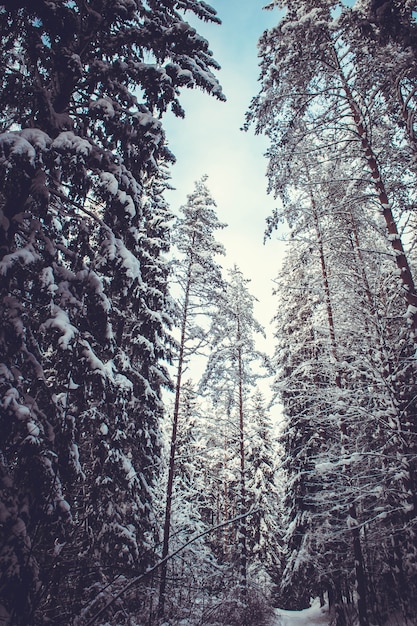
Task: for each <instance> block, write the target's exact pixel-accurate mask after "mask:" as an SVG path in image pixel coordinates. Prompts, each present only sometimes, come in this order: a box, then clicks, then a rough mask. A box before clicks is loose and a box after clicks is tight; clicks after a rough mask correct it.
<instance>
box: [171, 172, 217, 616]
mask: <svg viewBox="0 0 417 626" xmlns="http://www.w3.org/2000/svg"><path fill="white" fill-rule="evenodd" d="M206 179H207V177H203V178H202V179H201V180H200V181H198V182H196V184H195V190H194V192H193V193H192V194H190V195H189V196H188V199H187V203H186V205H184V206H183V207H182V208H181V211H182V213H183V216H182V217H179V218H178V219H177V222H176V224H175V225H174V229H173V238H172V239H173V243H174V245H175V246H176V248H177V250H178V252H179V253H180V255H181V258H180V259H177V260H176V262H175V263H174V264H173V268H174V270H173V275H174V281H175V282H176V283H177V285H176V286H177V291H179V301H178V318H179V319H178V322H179V326H180V339H179V350H178V356H177V372H176V380H175V401H174V409H173V417H172V434H171V441H170V453H169V468H168V480H167V493H166V505H165V520H164V537H163V546H162V559H165V558H166V556H167V555H168V551H169V537H170V526H171V507H172V496H173V488H174V477H175V457H176V448H177V438H178V436H179V437H181V436H182V435H181V433H179V434H178V420H179V416H180V409H181V392H182V376H183V372H184V368H185V367H186V365H187V361H188V359H189V358H190V355H193V354H194V355H195V356H196V355H197V354H198V353H199V351H200V350H201V348H202V346H204V343H205V342H206V334H207V331H205V330H204V328H203V327H202V326H201V320H202V319H204V317H207V315H209V314H210V311H211V309H212V308H213V305H214V303H215V302H216V299H217V297H218V293H219V291H220V290H221V289H222V286H223V282H222V277H221V270H220V267H219V266H218V265H217V263H216V262H215V260H214V257H215V255H218V254H224V248H223V246H222V245H221V244H219V243H218V242H217V241H216V240H215V237H214V234H215V231H216V230H218V229H220V228H224V226H225V224H222V223H221V222H219V220H218V219H217V216H216V214H215V210H214V208H213V207H215V202H214V200H213V198H212V197H211V195H210V192H209V190H208V188H207V186H206V185H205V181H206ZM174 288H175V287H174ZM198 318H200V320H198ZM199 321H200V324H199V323H198V322H199ZM166 578H167V564H166V563H164V565H163V566H162V568H161V582H160V589H159V615H160V616H161V617H162V616H163V614H164V605H165V594H166Z"/></svg>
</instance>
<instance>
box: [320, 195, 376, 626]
mask: <svg viewBox="0 0 417 626" xmlns="http://www.w3.org/2000/svg"><path fill="white" fill-rule="evenodd" d="M310 200H311V206H312V211H313V216H314V225H315V229H316V236H317V242H318V248H319V257H320V265H321V272H322V278H323V288H324V296H325V303H326V310H327V321H328V326H329V334H330V347H331V353H332V356H333V358H334V361H335V365H336V372H335V384H336V386H337V387H338V389H341V388H342V378H341V374H340V370H339V366H338V354H337V342H336V332H335V325H334V316H333V308H332V303H331V298H330V285H329V277H328V271H327V265H326V257H325V254H324V246H323V238H322V234H321V228H320V221H319V216H318V211H317V206H316V202H315V198H314V196H313V194H312V193H311V192H310ZM340 433H341V455H342V458H343V456H345V454H347V449H348V447H347V444H348V442H349V433H348V427H347V423H346V420H345V418H344V417H343V416H341V419H340ZM344 471H345V472H346V473H348V472H349V468H348V467H347V466H345V467H344ZM349 482H350V481H349ZM348 521H349V526H350V529H351V535H352V546H353V556H354V560H355V576H356V590H357V594H358V600H357V605H358V617H359V624H360V626H369V620H368V611H367V601H366V600H367V582H366V571H365V563H364V557H363V551H362V545H361V537H360V529H359V527H358V522H357V512H356V506H355V504H354V503H353V502H352V503H351V504H350V505H349V508H348Z"/></svg>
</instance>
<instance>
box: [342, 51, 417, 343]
mask: <svg viewBox="0 0 417 626" xmlns="http://www.w3.org/2000/svg"><path fill="white" fill-rule="evenodd" d="M333 58H334V61H335V64H336V70H337V72H338V74H339V77H340V80H341V83H342V86H343V90H344V92H345V94H346V99H347V102H348V105H349V108H350V111H351V113H352V118H353V121H354V123H355V126H356V131H357V133H358V136H359V138H360V140H361V145H362V150H363V153H364V156H365V158H366V160H367V163H368V167H369V169H370V171H371V176H372V180H373V183H374V186H375V190H376V192H377V195H378V200H379V204H380V207H381V215H382V216H383V218H384V220H385V225H386V228H387V232H388V237H389V240H390V242H391V246H392V248H393V252H394V256H395V261H396V264H397V267H398V269H399V270H400V279H401V281H402V283H403V287H404V295H405V299H406V301H407V304H408V311H407V317H408V319H409V323H410V327H411V329H412V330H413V331H416V330H417V291H416V287H415V284H414V279H413V275H412V273H411V269H410V265H409V263H408V259H407V256H406V254H405V250H404V246H403V244H402V241H401V236H400V234H399V232H398V227H397V223H396V220H395V217H394V214H393V212H392V209H391V204H390V201H389V198H388V193H387V190H386V188H385V184H384V181H383V179H382V176H381V171H380V169H379V166H378V161H377V158H376V156H375V153H374V151H373V149H372V144H371V142H370V140H369V137H368V133H367V130H366V128H365V124H364V120H363V115H362V112H361V110H360V108H359V106H358V103H357V102H356V100H355V98H354V96H353V94H352V91H351V89H350V87H349V85H348V82H347V80H346V77H345V75H344V73H343V70H342V67H341V65H340V61H339V57H338V55H337V52H336V50H335V48H334V47H333Z"/></svg>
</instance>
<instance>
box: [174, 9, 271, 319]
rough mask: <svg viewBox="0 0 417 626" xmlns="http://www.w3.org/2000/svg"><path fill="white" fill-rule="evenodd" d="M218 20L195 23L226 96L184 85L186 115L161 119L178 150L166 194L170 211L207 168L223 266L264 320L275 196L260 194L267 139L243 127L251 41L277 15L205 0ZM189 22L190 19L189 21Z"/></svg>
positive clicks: (253, 77)
mask: <svg viewBox="0 0 417 626" xmlns="http://www.w3.org/2000/svg"><path fill="white" fill-rule="evenodd" d="M208 3H209V4H211V6H213V7H214V8H215V9H216V10H217V13H218V15H219V17H220V18H221V20H222V22H223V23H222V25H221V26H218V25H207V24H204V23H200V24H199V25H198V32H199V33H200V34H202V35H203V36H204V37H206V38H207V39H208V40H209V42H210V49H211V50H212V51H213V53H214V58H215V59H216V60H217V61H218V62H219V63H220V65H221V67H222V69H221V70H220V72H219V73H218V77H219V80H220V84H221V85H222V87H223V90H224V93H225V95H226V97H227V102H226V103H223V102H219V101H217V100H216V99H214V98H212V97H210V96H208V95H207V94H205V93H202V92H201V91H190V90H183V92H182V98H181V101H182V104H183V107H184V108H185V112H186V117H185V119H184V120H181V119H175V118H174V117H173V116H172V115H171V114H169V115H167V116H166V117H165V118H164V126H165V130H166V134H167V139H168V143H169V147H170V149H171V150H172V151H173V153H174V154H175V155H176V157H177V163H176V164H175V165H174V166H173V167H172V170H171V172H172V181H171V182H172V184H173V186H174V187H175V188H176V191H175V192H170V193H169V194H168V195H167V199H168V201H169V202H170V204H171V207H172V209H173V210H174V212H175V211H176V210H177V209H178V207H179V206H180V205H181V204H184V202H185V201H186V196H187V194H189V193H191V191H192V190H193V188H194V182H195V181H196V180H198V179H200V178H201V176H202V175H203V174H207V175H208V181H207V186H208V187H209V189H210V191H211V193H212V195H213V198H214V199H215V201H216V203H217V214H218V217H219V219H220V220H221V221H222V222H226V223H227V224H228V228H227V229H225V230H224V231H223V232H222V234H221V236H219V239H220V238H221V240H222V242H223V243H224V245H225V246H226V250H227V253H228V256H227V259H226V260H225V261H224V265H225V267H231V266H233V265H234V264H235V263H236V264H237V265H238V266H239V267H240V269H241V270H242V271H243V273H244V275H245V276H246V277H247V278H250V279H251V280H252V283H251V285H250V291H251V293H253V295H255V296H256V297H257V298H258V299H259V305H258V306H257V308H256V316H257V318H258V320H259V321H260V322H261V323H262V324H263V325H269V322H270V320H271V318H272V317H273V315H274V313H275V307H276V304H277V303H276V300H275V299H273V298H272V288H273V283H272V281H273V279H274V278H275V277H276V275H277V273H278V269H279V266H280V260H281V258H282V247H283V246H282V245H280V243H279V242H278V241H269V242H268V243H267V244H266V245H265V246H264V244H263V233H264V229H265V219H266V217H267V216H268V215H270V213H271V211H272V209H273V207H274V206H275V201H274V199H273V198H272V197H270V196H268V195H267V193H266V188H267V179H266V177H265V171H266V167H267V160H266V159H265V157H264V156H263V154H264V152H265V150H266V148H267V145H268V144H267V141H266V139H265V138H263V137H259V136H255V135H254V132H253V131H249V132H246V133H245V132H243V131H241V130H240V127H241V126H242V124H243V123H244V119H245V112H246V110H247V109H248V106H249V103H250V100H251V98H252V97H253V96H254V95H256V93H257V91H258V84H257V80H258V74H259V68H258V57H257V41H258V39H259V37H260V35H261V34H262V32H263V31H264V29H265V28H268V27H271V26H273V25H274V24H276V23H277V21H278V19H279V18H278V11H276V10H274V11H265V10H263V8H262V7H263V4H264V3H263V2H262V1H261V0H212V1H211V2H210V0H209V1H208ZM193 25H194V26H195V23H194V22H193Z"/></svg>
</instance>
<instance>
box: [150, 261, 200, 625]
mask: <svg viewBox="0 0 417 626" xmlns="http://www.w3.org/2000/svg"><path fill="white" fill-rule="evenodd" d="M192 266H193V261H192V260H191V261H190V263H189V267H188V273H187V281H186V287H185V297H184V307H183V312H182V321H181V338H180V350H179V355H178V366H177V378H176V383H175V402H174V414H173V418H172V433H171V445H170V453H169V468H168V482H167V492H166V504H165V520H164V537H163V543H162V557H161V561H162V565H161V579H160V583H159V602H158V617H160V618H162V617H163V616H164V612H165V598H166V584H167V566H168V562H167V556H168V553H169V536H170V530H171V512H172V492H173V487H174V474H175V450H176V446H177V434H178V416H179V409H180V397H181V380H182V372H183V367H184V349H185V332H186V328H187V319H188V307H189V300H190V287H191V273H192Z"/></svg>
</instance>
